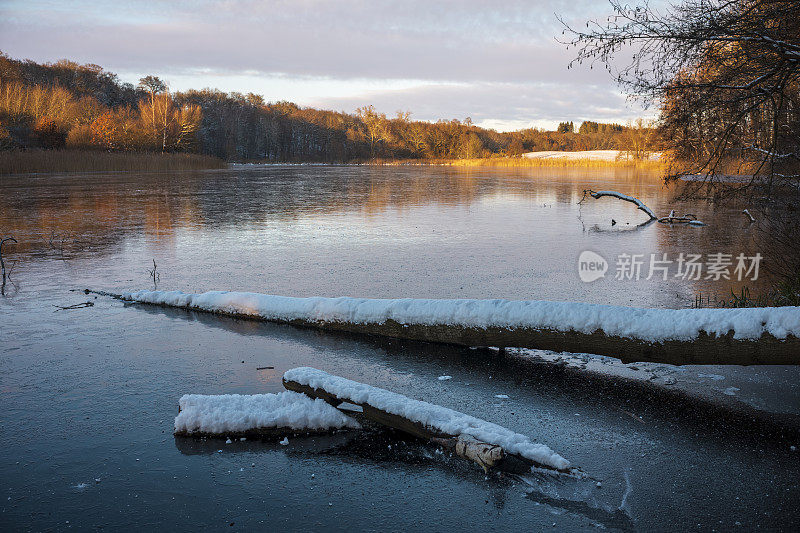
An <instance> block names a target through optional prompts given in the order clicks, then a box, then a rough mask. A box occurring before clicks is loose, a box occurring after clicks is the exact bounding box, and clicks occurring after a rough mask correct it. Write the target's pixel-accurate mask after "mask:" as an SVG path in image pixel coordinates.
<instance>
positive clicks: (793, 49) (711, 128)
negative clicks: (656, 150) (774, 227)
mask: <svg viewBox="0 0 800 533" xmlns="http://www.w3.org/2000/svg"><path fill="white" fill-rule="evenodd" d="M610 5H611V8H612V11H613V13H612V15H611V16H609V17H608V18H607V19H606V20H605V21H604V22H596V21H595V22H588V23H587V25H586V28H585V29H581V30H578V29H572V28H571V27H569V26H568V25H567V24H566V23H565V28H566V29H565V34H566V35H568V36H569V40H568V41H567V44H568V45H570V46H574V47H577V57H576V58H575V59H574V60H573V63H572V65H574V64H575V63H582V62H586V61H588V62H592V63H593V62H596V61H600V62H602V63H604V64H605V65H606V67H607V68H608V69H609V71H611V72H613V73H614V74H615V76H616V78H617V80H618V82H619V83H620V84H621V85H622V86H623V87H624V88H625V89H626V90H627V91H628V92H629V93H630V94H632V95H636V96H639V97H642V98H643V99H644V101H645V102H646V103H647V104H656V105H660V106H661V109H662V113H661V119H660V124H659V125H660V128H661V133H662V136H663V138H664V142H665V143H666V145H667V148H668V149H669V152H670V154H671V155H672V156H673V159H674V160H675V161H678V162H679V164H678V165H676V166H675V167H674V168H673V169H672V171H671V172H670V177H672V178H676V177H679V176H680V175H683V174H687V173H691V174H699V175H702V176H703V177H704V179H703V180H702V181H700V182H698V183H703V184H704V185H711V186H713V185H714V184H715V179H716V178H717V177H718V176H720V175H721V174H724V173H726V172H736V173H745V174H749V175H751V176H754V180H753V181H752V182H751V185H753V184H756V183H757V184H759V185H764V186H765V187H764V188H761V187H760V188H759V189H760V190H764V189H766V191H767V193H768V194H769V195H772V194H774V193H776V192H777V190H779V189H785V187H786V186H787V185H788V186H789V187H795V186H796V184H797V182H798V180H800V170H799V168H800V17H798V14H799V13H800V0H684V1H683V2H681V3H680V4H677V5H674V6H670V7H668V8H666V9H665V10H664V11H659V10H657V9H655V8H653V7H651V6H650V5H649V4H648V3H647V2H640V3H638V4H634V5H628V4H625V3H623V2H621V1H620V0H610ZM562 22H563V21H562ZM621 55H626V56H627V57H628V58H629V60H628V61H627V62H626V63H624V65H623V66H622V68H621V69H620V70H616V67H615V66H614V60H615V59H617V60H618V59H619V57H620V56H621ZM572 65H571V66H572ZM729 190H730V189H729ZM736 190H737V191H739V192H741V190H742V189H741V188H739V189H736Z"/></svg>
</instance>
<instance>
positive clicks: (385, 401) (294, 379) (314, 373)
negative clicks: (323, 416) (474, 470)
mask: <svg viewBox="0 0 800 533" xmlns="http://www.w3.org/2000/svg"><path fill="white" fill-rule="evenodd" d="M283 384H284V386H285V387H286V388H287V389H289V390H297V391H302V392H304V393H305V394H308V395H310V396H313V397H316V398H323V399H326V400H328V401H332V402H334V403H336V402H348V403H353V404H356V405H360V406H362V407H363V408H364V415H365V416H367V417H369V418H373V417H374V418H373V419H374V420H376V421H378V422H380V423H382V424H385V425H388V426H390V427H394V428H396V429H399V430H401V431H406V432H408V433H411V434H412V435H416V436H420V437H423V438H429V439H455V448H456V453H458V454H459V455H460V456H462V457H464V458H467V459H471V460H474V461H476V462H478V464H481V466H483V468H484V469H485V470H486V469H488V468H491V467H493V466H495V465H496V464H497V463H499V462H500V461H501V460H502V459H503V457H504V455H505V454H510V455H514V456H517V457H519V458H522V459H524V460H527V461H529V462H531V463H532V465H531V466H539V467H543V468H549V469H554V470H559V471H568V469H569V467H570V463H569V461H567V460H566V459H564V458H563V457H561V456H560V455H558V454H557V453H555V452H554V451H553V450H551V449H550V448H549V447H547V446H546V445H544V444H539V443H535V442H532V441H531V440H530V439H529V438H528V437H526V436H525V435H521V434H519V433H515V432H513V431H511V430H510V429H507V428H504V427H502V426H499V425H497V424H493V423H491V422H487V421H485V420H481V419H480V418H475V417H473V416H470V415H467V414H464V413H459V412H458V411H454V410H452V409H448V408H446V407H442V406H439V405H434V404H431V403H428V402H423V401H420V400H414V399H412V398H408V397H406V396H403V395H402V394H397V393H395V392H391V391H388V390H385V389H380V388H378V387H372V386H370V385H367V384H365V383H359V382H357V381H352V380H349V379H345V378H342V377H339V376H334V375H331V374H328V373H327V372H323V371H322V370H317V369H316V368H309V367H301V368H294V369H292V370H289V371H287V372H286V373H285V374H284V375H283ZM376 415H377V416H376ZM497 447H500V448H501V450H499V449H498V448H497Z"/></svg>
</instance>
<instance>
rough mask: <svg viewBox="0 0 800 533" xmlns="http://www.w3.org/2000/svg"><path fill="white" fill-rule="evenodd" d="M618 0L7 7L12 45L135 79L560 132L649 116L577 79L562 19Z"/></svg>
mask: <svg viewBox="0 0 800 533" xmlns="http://www.w3.org/2000/svg"><path fill="white" fill-rule="evenodd" d="M608 9H609V8H608V4H607V3H606V2H605V0H597V1H587V0H571V1H564V0H556V1H552V2H533V1H515V0H509V1H494V2H486V1H477V0H459V1H449V0H447V1H439V2H433V1H417V0H405V1H385V2H381V1H377V0H372V1H368V0H361V1H359V0H343V1H321V0H295V1H267V2H254V1H245V0H227V1H226V0H201V1H196V2H190V1H172V2H158V1H149V2H144V1H136V0H134V1H129V2H116V1H113V2H112V1H104V0H95V1H73V2H70V1H59V2H51V1H37V0H5V1H4V0H0V50H3V51H4V52H6V53H8V54H9V55H10V56H12V57H17V58H30V59H34V60H36V61H54V60H57V59H60V58H69V59H74V60H76V61H80V62H90V63H97V64H99V65H102V66H103V67H105V68H106V69H108V70H111V71H114V72H117V73H118V74H120V77H121V78H122V79H123V80H125V81H131V82H135V80H136V79H138V78H139V77H141V76H143V75H145V74H155V75H158V76H160V77H162V78H163V79H165V80H167V81H169V82H170V85H171V87H172V88H173V89H176V90H182V89H187V88H202V87H217V88H220V89H222V90H225V91H240V92H255V93H259V94H263V95H264V97H265V98H266V99H267V100H271V101H276V100H290V101H295V102H297V103H299V104H301V105H312V106H316V107H324V108H329V109H336V110H345V111H352V110H354V109H355V108H356V107H358V106H361V105H365V104H374V105H375V106H376V107H377V108H378V109H379V110H381V111H384V112H386V113H390V114H393V113H394V112H395V111H397V110H411V111H412V112H413V116H414V117H415V118H417V119H423V120H436V119H438V118H465V117H467V116H469V117H471V118H472V119H473V121H474V122H475V123H477V124H479V125H485V126H489V127H495V128H497V129H517V128H520V127H527V126H531V125H537V126H546V127H551V126H552V125H553V124H554V123H556V122H559V121H561V120H573V121H576V122H578V121H580V120H583V119H592V120H616V121H624V120H627V119H630V118H633V117H636V116H641V115H642V114H645V112H643V111H642V110H641V109H640V108H639V107H638V106H636V105H635V104H629V103H627V102H626V100H625V98H624V97H623V96H622V95H621V94H620V92H619V90H618V89H617V88H616V86H615V85H614V83H613V81H612V80H611V77H610V76H609V74H608V73H607V72H605V70H604V69H602V68H595V69H593V70H589V69H588V68H579V69H573V70H567V64H568V62H569V59H570V58H571V53H570V52H569V51H567V50H565V49H564V47H563V46H562V45H560V44H558V43H557V42H556V41H555V37H556V36H557V35H560V33H561V28H560V25H559V24H558V21H557V20H556V16H555V13H559V14H561V15H562V16H564V17H565V18H567V19H572V20H584V19H585V18H587V17H592V16H595V17H599V16H603V15H605V14H606V13H607V12H608Z"/></svg>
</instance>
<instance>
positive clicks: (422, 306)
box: [121, 290, 800, 346]
mask: <svg viewBox="0 0 800 533" xmlns="http://www.w3.org/2000/svg"><path fill="white" fill-rule="evenodd" d="M121 297H122V299H123V300H128V301H133V302H142V303H150V304H158V305H166V306H172V307H181V308H186V309H196V310H202V311H210V312H216V313H223V314H230V315H237V316H252V317H257V318H261V319H264V320H270V321H277V322H296V321H300V322H309V323H329V322H330V323H351V324H384V323H386V322H388V321H393V322H396V323H398V324H400V325H403V326H411V325H427V326H461V327H465V328H483V329H486V328H497V327H499V328H508V329H518V328H526V329H533V330H555V331H558V332H580V333H585V334H592V333H595V332H597V331H602V332H603V333H604V334H605V335H607V336H610V337H623V338H628V339H637V340H641V341H646V342H651V343H658V342H666V341H673V340H677V341H691V340H694V339H696V338H698V336H700V335H701V334H706V335H711V336H726V335H729V334H731V335H732V338H733V339H737V340H758V339H760V338H761V337H762V336H763V335H765V334H769V335H772V336H773V337H775V338H777V339H786V338H787V337H789V336H793V337H800V307H753V308H743V309H644V308H635V307H622V306H613V305H599V304H588V303H573V302H548V301H517V300H428V299H411V298H402V299H396V300H390V299H367V298H347V297H342V298H321V297H313V298H293V297H288V296H270V295H267V294H258V293H252V292H226V291H210V292H205V293H202V294H190V293H184V292H181V291H147V290H143V291H138V292H126V293H123V294H122V295H121ZM509 346H512V345H511V344H509Z"/></svg>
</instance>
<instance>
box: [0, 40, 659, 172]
mask: <svg viewBox="0 0 800 533" xmlns="http://www.w3.org/2000/svg"><path fill="white" fill-rule="evenodd" d="M653 144H654V135H653V132H652V130H651V129H650V128H647V127H646V126H645V125H643V124H642V122H641V121H638V123H637V124H633V125H628V126H623V125H619V124H601V123H597V122H589V121H585V122H583V123H582V125H581V126H580V128H579V129H578V131H577V132H576V131H575V128H574V125H573V123H571V122H564V123H562V124H560V125H559V127H558V128H557V130H556V131H545V130H540V129H536V128H531V129H524V130H520V131H515V132H507V133H501V132H497V131H494V130H489V129H484V128H480V127H478V126H475V125H474V124H472V121H471V120H470V119H469V118H466V119H464V120H457V119H453V120H439V121H438V122H426V121H417V120H412V119H411V113H409V112H398V113H397V114H396V115H395V116H391V117H387V116H386V115H385V114H383V113H379V112H378V111H376V110H375V108H374V107H373V106H364V107H361V108H359V109H358V110H357V111H356V112H355V113H353V114H350V113H344V112H336V111H325V110H319V109H312V108H306V107H300V106H298V105H296V104H293V103H291V102H284V101H282V102H266V101H265V100H264V98H263V97H262V96H260V95H256V94H252V93H249V94H246V95H245V94H241V93H236V92H233V93H224V92H222V91H219V90H216V89H202V90H190V91H186V92H174V93H171V92H170V91H169V89H168V87H167V85H166V84H165V83H164V82H162V81H161V80H160V79H159V78H157V77H154V76H147V77H145V78H142V79H141V80H140V83H139V84H138V85H137V86H134V85H132V84H130V83H122V82H121V81H120V80H119V78H118V77H117V75H116V74H113V73H111V72H107V71H105V70H104V69H103V68H102V67H100V66H98V65H91V64H88V65H81V64H78V63H75V62H73V61H68V60H61V61H58V62H56V63H44V64H40V63H36V62H33V61H30V60H24V61H23V60H16V59H12V58H10V57H8V56H7V55H4V54H2V53H1V52H0V149H7V150H8V149H23V150H24V149H29V148H39V149H60V148H71V149H97V150H107V151H139V152H141V151H146V152H190V153H202V154H207V155H212V156H216V157H218V158H221V159H224V160H226V161H269V162H299V161H309V162H345V161H359V160H368V159H373V158H382V159H423V158H430V159H475V158H486V157H494V156H517V155H520V154H522V153H524V152H532V151H541V150H602V149H620V150H627V151H630V152H633V154H634V155H635V156H636V155H642V156H643V155H644V154H645V152H646V151H647V150H650V149H652V148H653Z"/></svg>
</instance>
